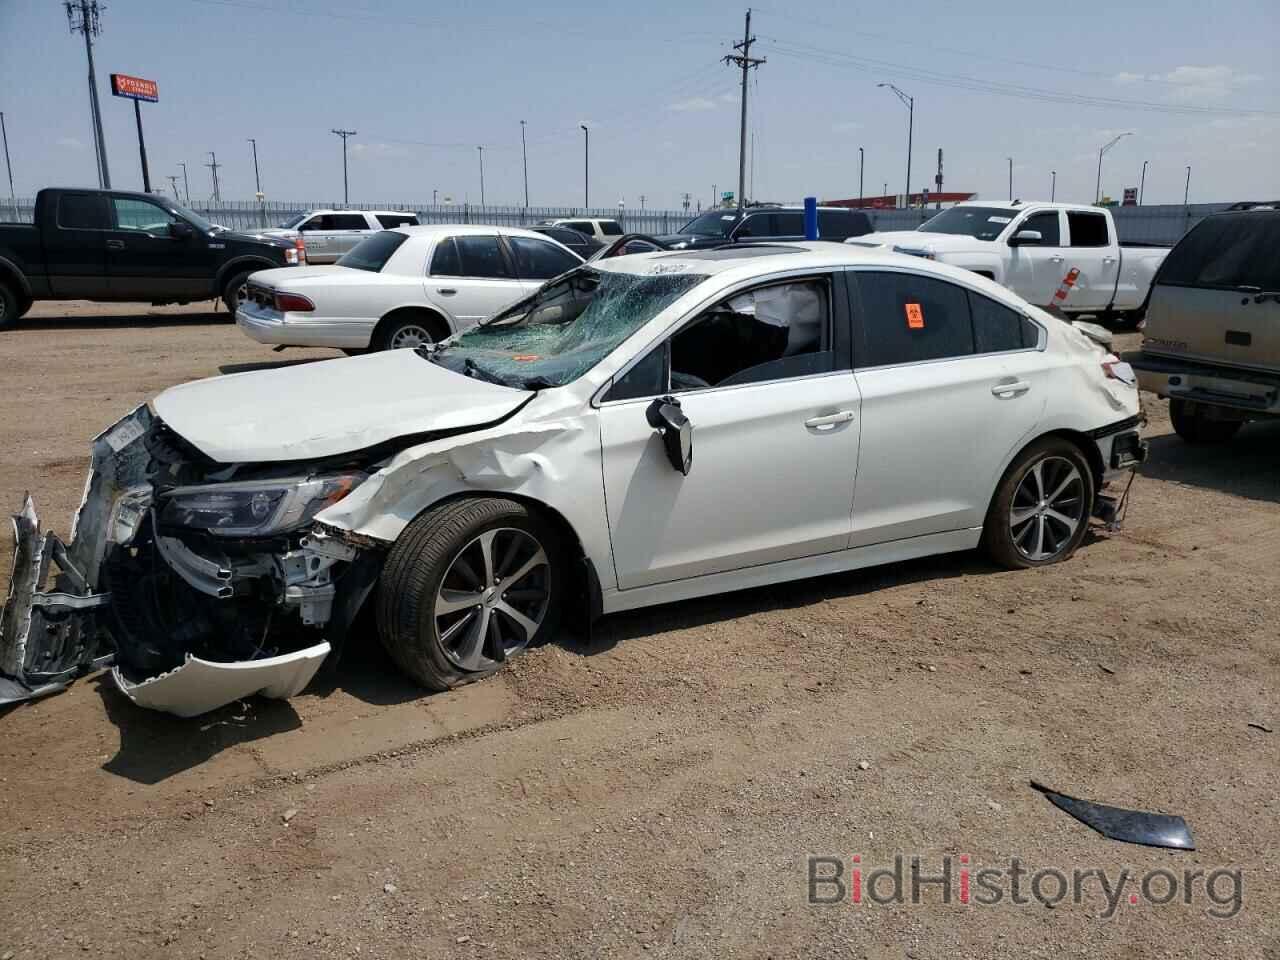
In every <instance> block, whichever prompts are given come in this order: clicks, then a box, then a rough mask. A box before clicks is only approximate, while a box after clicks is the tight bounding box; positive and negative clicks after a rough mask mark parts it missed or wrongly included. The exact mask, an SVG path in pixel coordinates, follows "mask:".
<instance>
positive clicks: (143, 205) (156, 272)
mask: <svg viewBox="0 0 1280 960" xmlns="http://www.w3.org/2000/svg"><path fill="white" fill-rule="evenodd" d="M108 205H109V209H110V215H111V218H112V229H111V230H109V231H108V233H107V238H106V239H107V288H108V290H110V292H111V297H112V299H116V300H165V299H171V298H172V299H197V298H200V297H208V296H210V295H211V293H212V290H213V274H214V269H213V254H212V252H211V251H210V249H209V241H208V238H207V237H206V236H205V235H204V234H203V233H201V232H199V231H193V232H192V234H191V235H189V236H184V237H175V236H173V235H172V234H171V233H170V232H169V228H170V226H171V225H173V224H175V223H178V222H185V221H180V218H179V217H178V216H177V215H175V214H173V213H170V212H169V211H168V210H167V209H165V208H164V207H162V206H160V204H158V203H156V202H154V201H152V200H146V199H143V198H141V197H117V196H113V197H110V199H109V200H108Z"/></svg>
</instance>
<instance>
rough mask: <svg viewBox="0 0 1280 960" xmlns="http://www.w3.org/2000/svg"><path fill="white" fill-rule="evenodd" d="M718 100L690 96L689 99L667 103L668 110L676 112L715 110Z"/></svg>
mask: <svg viewBox="0 0 1280 960" xmlns="http://www.w3.org/2000/svg"><path fill="white" fill-rule="evenodd" d="M715 108H716V102H715V101H714V100H709V99H707V98H706V97H690V98H689V99H688V100H677V101H676V102H675V103H670V104H667V109H668V110H673V111H675V112H676V113H694V112H697V111H702V110H714V109H715Z"/></svg>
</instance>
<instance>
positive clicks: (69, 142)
mask: <svg viewBox="0 0 1280 960" xmlns="http://www.w3.org/2000/svg"><path fill="white" fill-rule="evenodd" d="M54 142H55V143H56V144H57V145H58V146H60V147H66V148H67V149H68V150H83V149H84V143H82V142H81V141H79V140H77V139H76V138H75V137H59V138H58V139H57V140H55V141H54Z"/></svg>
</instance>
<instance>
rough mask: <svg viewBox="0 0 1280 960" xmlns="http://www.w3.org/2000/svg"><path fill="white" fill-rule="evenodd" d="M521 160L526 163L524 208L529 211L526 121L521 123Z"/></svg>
mask: <svg viewBox="0 0 1280 960" xmlns="http://www.w3.org/2000/svg"><path fill="white" fill-rule="evenodd" d="M520 158H521V159H522V160H523V161H524V208H525V210H528V209H529V148H528V147H527V146H526V145H525V140H524V121H523V120H521V121H520Z"/></svg>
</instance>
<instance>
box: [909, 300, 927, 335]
mask: <svg viewBox="0 0 1280 960" xmlns="http://www.w3.org/2000/svg"><path fill="white" fill-rule="evenodd" d="M906 308H907V326H908V327H910V328H911V329H912V330H923V329H924V311H923V310H921V309H920V304H918V303H908V304H906Z"/></svg>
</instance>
